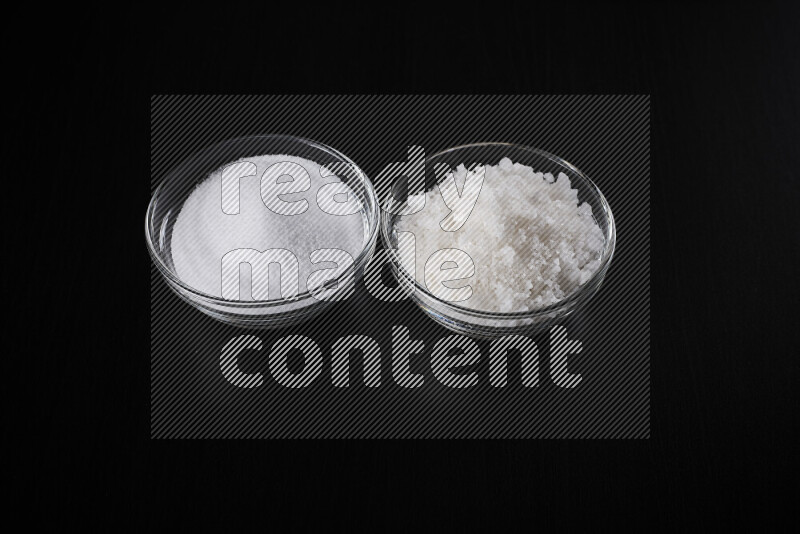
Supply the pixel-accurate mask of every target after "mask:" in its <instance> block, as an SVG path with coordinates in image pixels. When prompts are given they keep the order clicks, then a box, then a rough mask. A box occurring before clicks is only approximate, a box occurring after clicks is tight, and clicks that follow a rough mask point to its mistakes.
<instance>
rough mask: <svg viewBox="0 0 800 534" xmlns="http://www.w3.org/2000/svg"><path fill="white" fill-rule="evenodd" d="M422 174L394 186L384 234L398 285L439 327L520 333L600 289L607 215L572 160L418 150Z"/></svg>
mask: <svg viewBox="0 0 800 534" xmlns="http://www.w3.org/2000/svg"><path fill="white" fill-rule="evenodd" d="M424 173H425V180H424V186H423V185H422V182H421V181H419V180H418V181H417V182H416V185H417V188H416V189H415V187H414V184H413V179H412V178H411V177H408V179H407V181H406V182H404V183H405V184H406V185H405V188H406V191H405V192H402V186H401V187H400V189H398V188H397V187H395V186H393V190H394V192H395V194H394V195H393V196H392V195H390V196H389V197H388V199H387V202H388V203H385V204H384V205H383V210H384V212H383V213H382V215H381V217H382V219H381V235H382V239H383V242H384V246H385V247H386V248H387V249H389V256H390V258H391V259H392V262H391V263H392V272H393V273H394V275H395V277H396V278H397V280H398V282H399V284H400V285H401V286H402V287H403V288H404V290H405V291H407V292H409V293H410V295H411V298H412V299H413V300H414V301H415V302H416V303H417V304H418V305H419V307H420V308H422V310H423V311H424V312H425V313H427V314H428V315H429V316H430V317H431V318H433V319H434V320H435V321H436V322H438V323H440V324H442V325H443V326H445V327H447V328H449V329H450V330H453V331H455V332H458V333H462V334H466V335H470V336H473V337H481V338H494V337H500V336H504V335H510V334H519V333H524V332H526V331H530V330H533V329H537V328H541V327H544V326H547V325H549V324H550V323H551V322H552V321H554V320H556V319H558V318H561V317H564V316H566V315H568V314H570V313H572V312H574V311H575V310H577V309H579V308H580V307H581V306H582V305H583V304H585V303H586V302H587V301H588V300H589V299H590V298H591V297H592V296H593V295H594V294H595V292H596V291H597V290H598V288H599V287H600V284H601V283H602V281H603V278H604V277H605V275H606V272H607V271H608V268H609V265H610V263H611V258H612V256H613V254H614V246H615V241H616V230H615V226H614V217H613V215H612V214H611V209H610V208H609V205H608V202H607V201H606V199H605V197H604V196H603V194H602V193H601V192H600V190H599V189H598V187H597V186H596V185H595V184H594V182H592V181H591V180H590V179H589V178H588V177H587V176H586V175H584V174H583V173H582V172H581V171H580V170H578V169H577V168H576V167H575V166H573V165H572V164H570V163H568V162H566V161H564V160H563V159H561V158H559V157H557V156H554V155H552V154H548V153H547V152H544V151H542V150H538V149H535V148H531V147H526V146H520V145H513V144H508V143H477V144H470V145H464V146H458V147H455V148H450V149H447V150H444V151H442V152H439V153H436V154H434V155H432V156H429V157H427V158H426V161H425V167H424ZM399 183H400V182H399ZM423 187H424V192H423V191H422V188H423ZM404 197H405V198H404Z"/></svg>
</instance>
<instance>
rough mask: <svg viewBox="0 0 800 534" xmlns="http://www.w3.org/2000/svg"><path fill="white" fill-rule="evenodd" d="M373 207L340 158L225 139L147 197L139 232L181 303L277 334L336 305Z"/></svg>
mask: <svg viewBox="0 0 800 534" xmlns="http://www.w3.org/2000/svg"><path fill="white" fill-rule="evenodd" d="M378 220H379V209H378V203H377V198H376V195H375V190H374V188H373V186H372V183H371V182H370V181H369V179H368V178H367V176H366V175H365V174H364V173H363V172H362V171H361V169H360V168H359V167H358V166H357V165H356V164H355V163H354V162H353V161H351V160H350V159H349V158H348V157H347V156H345V155H344V154H342V153H341V152H339V151H337V150H336V149H333V148H331V147H329V146H326V145H323V144H322V143H318V142H316V141H311V140H308V139H302V138H299V137H293V136H286V135H261V136H253V137H244V138H237V139H231V140H227V141H224V142H221V143H218V144H216V145H213V146H211V147H208V148H206V149H204V150H202V151H200V152H198V153H196V154H194V155H193V156H191V157H189V158H188V159H186V160H185V161H184V162H183V163H181V164H180V165H179V166H178V167H176V168H175V169H174V170H173V171H172V172H171V173H170V174H169V175H168V176H166V178H165V179H164V180H163V181H162V183H161V184H160V185H159V186H158V187H157V189H156V190H155V192H154V194H153V196H152V198H151V200H150V204H149V206H148V209H147V215H146V219H145V234H146V240H147V246H148V250H149V252H150V255H151V257H152V259H153V262H154V264H155V266H156V267H157V268H158V271H159V272H160V273H161V275H162V276H163V278H164V280H165V281H166V283H167V284H168V286H169V287H170V288H171V289H172V290H173V291H174V292H175V293H176V294H177V295H178V296H180V297H181V298H182V299H183V300H185V301H186V302H188V303H189V304H191V305H192V306H194V307H195V308H197V309H198V310H200V311H202V312H203V313H205V314H207V315H210V316H211V317H214V318H215V319H218V320H220V321H223V322H226V323H230V324H235V325H238V326H253V327H282V326H287V325H290V324H294V323H297V322H300V321H303V320H305V319H308V318H310V317H312V316H314V315H316V314H317V313H319V312H320V311H322V310H323V309H324V308H326V307H327V306H328V305H329V304H330V303H332V302H335V301H337V300H341V299H344V298H347V297H348V296H349V295H350V294H351V292H352V291H353V288H354V285H355V283H356V282H357V281H358V280H359V279H360V278H361V276H362V274H363V268H364V265H365V264H366V263H367V261H368V260H369V259H370V257H371V256H372V253H373V251H374V249H375V242H376V238H377V234H378Z"/></svg>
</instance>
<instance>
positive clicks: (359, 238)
mask: <svg viewBox="0 0 800 534" xmlns="http://www.w3.org/2000/svg"><path fill="white" fill-rule="evenodd" d="M245 161H246V162H249V163H252V164H254V165H255V166H256V169H257V170H256V171H255V172H254V173H253V175H252V176H245V177H242V178H239V183H238V186H239V190H238V193H239V205H238V213H235V214H230V213H225V212H224V211H223V206H222V202H223V200H222V199H223V194H222V183H221V179H222V173H223V169H222V168H220V169H218V170H216V171H214V172H212V173H211V174H210V175H209V176H208V177H207V178H206V179H205V180H203V181H202V182H200V183H199V184H198V185H197V187H195V189H194V190H193V191H192V193H191V194H190V195H189V197H188V198H187V199H186V201H185V202H184V204H183V207H182V208H181V210H180V212H179V214H178V217H177V220H176V221H175V225H174V228H173V231H172V241H171V248H172V261H173V264H174V267H175V271H176V273H177V275H178V277H179V278H180V279H181V281H183V282H184V283H185V284H187V285H189V286H190V287H192V288H194V289H196V290H198V291H201V292H203V293H206V294H208V295H212V296H215V297H221V296H222V295H221V294H222V268H221V261H222V258H223V257H224V256H225V255H226V254H227V253H229V252H230V251H232V250H235V249H254V250H256V251H265V250H268V249H284V250H288V251H290V252H291V253H292V254H294V255H295V256H296V258H297V260H298V264H299V280H298V285H299V292H300V293H303V292H305V291H306V290H307V289H313V288H308V287H307V281H308V280H309V275H310V274H311V273H312V272H313V271H316V270H319V269H320V268H321V267H324V266H329V265H330V263H326V262H324V261H323V262H318V263H317V264H316V265H315V264H312V262H311V261H310V255H311V253H312V252H314V251H316V250H320V249H331V248H335V249H339V250H343V251H345V252H347V253H348V254H350V256H351V258H353V259H355V258H357V257H358V255H359V254H360V253H361V250H362V249H363V246H364V239H365V233H364V232H365V230H364V217H363V212H358V213H352V214H350V215H333V214H331V213H328V212H325V211H323V210H322V209H321V208H320V207H319V205H318V203H317V200H316V199H317V198H318V192H319V190H320V189H321V188H322V187H324V186H326V185H328V184H331V183H340V182H341V180H340V179H339V178H338V177H337V176H334V175H331V173H330V172H324V173H323V172H321V170H322V168H321V166H320V165H319V164H318V163H315V162H313V161H310V160H307V159H304V158H299V157H295V156H288V155H262V156H254V157H248V158H244V159H241V160H239V162H245ZM233 163H237V162H233ZM278 163H280V164H284V165H285V164H287V163H295V164H298V165H299V166H300V167H302V168H303V169H305V171H306V172H307V173H308V175H309V177H310V181H311V183H310V187H309V189H307V190H305V191H300V192H297V193H290V194H284V195H281V196H282V197H283V201H284V202H298V201H299V200H301V199H306V200H307V203H308V208H307V209H306V211H304V212H303V213H299V214H293V215H285V214H281V213H275V212H274V211H272V210H270V209H268V208H267V206H266V205H265V204H264V202H265V201H264V200H262V183H261V178H262V176H263V175H264V172H265V171H266V170H267V169H270V168H272V167H273V166H274V165H275V164H278ZM323 175H325V176H326V177H325V178H323V177H322V176H323ZM281 181H282V178H277V182H279V183H280V182H281ZM276 267H277V266H276ZM275 271H278V269H277V268H275ZM275 274H279V276H269V300H276V299H280V298H281V297H280V295H281V286H280V283H281V280H282V279H284V278H285V276H286V273H284V272H280V273H278V272H276V273H275ZM240 276H241V279H240V280H239V282H240V285H239V287H240V289H241V291H242V298H241V299H238V300H251V298H250V296H249V295H250V294H251V289H252V284H253V272H252V270H249V269H242V270H241V271H240Z"/></svg>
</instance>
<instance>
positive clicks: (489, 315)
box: [381, 143, 616, 338]
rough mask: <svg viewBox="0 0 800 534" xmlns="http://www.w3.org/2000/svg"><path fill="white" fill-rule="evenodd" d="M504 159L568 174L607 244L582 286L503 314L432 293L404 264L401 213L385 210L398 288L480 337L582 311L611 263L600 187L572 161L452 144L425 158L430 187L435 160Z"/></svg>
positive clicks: (609, 222)
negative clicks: (399, 247)
mask: <svg viewBox="0 0 800 534" xmlns="http://www.w3.org/2000/svg"><path fill="white" fill-rule="evenodd" d="M504 157H507V158H509V159H510V160H511V161H512V162H514V163H521V164H523V165H526V166H529V167H532V168H533V170H534V171H535V172H543V173H548V172H549V173H552V174H553V176H558V173H559V172H563V173H564V174H566V175H567V176H568V177H569V179H570V182H571V188H572V189H577V190H578V202H579V203H583V202H587V203H589V205H590V206H591V207H592V216H593V218H594V220H595V221H596V222H597V224H598V226H599V227H600V229H601V230H602V232H603V238H604V242H603V247H602V252H601V254H600V257H599V258H597V259H599V260H600V264H599V267H598V269H597V271H595V273H594V274H593V275H592V276H591V277H590V278H589V279H588V280H587V281H586V282H585V283H584V284H583V285H580V286H579V287H578V288H577V289H575V290H574V291H573V292H572V293H570V294H568V295H567V296H565V297H564V298H563V299H562V300H560V301H558V302H557V303H555V304H552V305H549V306H546V307H540V308H535V309H531V310H528V311H522V312H515V313H501V312H493V311H483V310H479V309H474V308H469V307H467V306H464V305H462V304H463V303H462V304H459V303H454V302H447V301H444V300H442V299H440V298H438V297H436V296H434V295H433V294H431V292H430V291H428V289H427V288H426V287H425V285H424V284H421V283H420V282H419V281H418V280H417V279H416V277H414V276H412V274H411V273H409V272H407V271H406V270H405V269H403V268H402V267H401V266H400V265H401V261H400V257H399V253H398V252H397V231H396V228H395V225H396V224H397V221H398V220H399V218H400V217H402V215H396V214H393V213H389V212H387V211H384V212H383V213H382V214H381V237H382V239H383V243H384V246H385V247H386V248H387V249H389V257H390V258H391V259H392V262H391V266H392V268H391V269H392V273H393V274H394V276H395V278H396V279H397V281H398V283H399V284H400V286H401V287H403V288H404V290H405V291H406V292H407V293H408V294H410V296H411V298H412V299H413V300H414V302H416V304H417V305H418V306H419V307H420V308H421V309H422V310H423V311H424V312H425V313H426V314H428V316H430V317H431V318H432V319H433V320H434V321H436V322H437V323H439V324H441V325H443V326H444V327H446V328H448V329H450V330H452V331H454V332H457V333H460V334H465V335H469V336H472V337H477V338H496V337H501V336H505V335H511V334H522V333H525V332H527V331H532V330H537V329H540V328H543V327H547V326H549V325H550V324H551V323H552V322H553V321H554V320H556V319H558V318H561V317H565V316H566V315H568V314H571V313H572V312H574V311H576V310H578V309H579V308H580V307H581V306H583V305H584V304H585V303H586V302H587V301H588V300H589V299H590V298H591V297H592V296H593V295H594V294H595V292H596V291H597V289H598V288H599V287H600V284H601V283H602V281H603V278H604V277H605V275H606V272H607V271H608V267H609V265H610V263H611V258H612V256H613V254H614V246H615V242H616V229H615V225H614V217H613V215H612V214H611V209H610V208H609V206H608V202H607V201H606V199H605V197H604V196H603V194H602V193H601V192H600V189H598V187H597V186H596V185H595V184H594V182H592V181H591V180H590V179H589V178H588V177H587V176H586V175H584V174H583V173H582V172H581V171H579V170H578V169H577V168H576V167H575V166H574V165H572V164H570V163H568V162H567V161H564V160H563V159H561V158H559V157H557V156H554V155H552V154H549V153H547V152H544V151H542V150H538V149H536V148H531V147H527V146H521V145H514V144H509V143H476V144H470V145H463V146H457V147H454V148H449V149H447V150H444V151H442V152H438V153H436V154H434V155H432V156H429V157H427V158H426V160H425V184H426V188H427V190H430V189H431V188H432V187H433V186H434V184H436V182H437V180H436V177H435V174H434V165H436V164H437V163H446V164H448V165H449V166H450V168H451V169H455V168H456V167H457V166H458V165H460V164H462V163H463V164H464V165H466V166H467V167H469V166H470V165H471V164H473V163H480V164H483V165H497V164H498V163H499V162H500V160H501V159H502V158H504ZM479 198H480V197H479ZM478 201H479V202H480V200H478ZM404 204H405V203H404V202H400V203H399V204H398V206H399V207H402V206H403V205H404ZM423 209H424V208H423ZM393 211H398V210H393ZM407 216H408V215H407ZM410 216H413V215H410ZM498 248H499V247H498ZM465 252H467V253H469V251H465ZM479 268H480V267H479V266H476V274H479Z"/></svg>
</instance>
